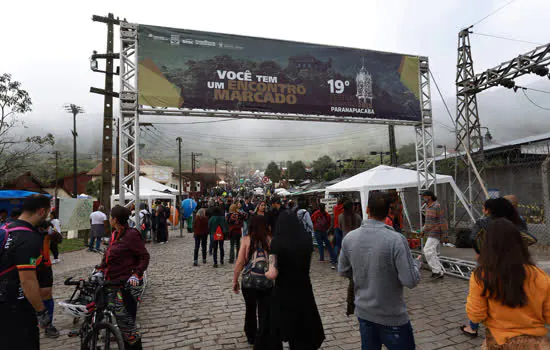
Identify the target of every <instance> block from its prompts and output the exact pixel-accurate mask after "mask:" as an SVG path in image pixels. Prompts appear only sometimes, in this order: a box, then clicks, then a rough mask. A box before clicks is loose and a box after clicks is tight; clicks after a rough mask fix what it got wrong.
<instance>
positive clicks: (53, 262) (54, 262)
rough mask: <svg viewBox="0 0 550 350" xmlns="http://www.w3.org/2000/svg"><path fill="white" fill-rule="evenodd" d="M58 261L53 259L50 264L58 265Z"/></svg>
mask: <svg viewBox="0 0 550 350" xmlns="http://www.w3.org/2000/svg"><path fill="white" fill-rule="evenodd" d="M60 261H61V260H59V259H53V260H52V264H58V263H59V262H60Z"/></svg>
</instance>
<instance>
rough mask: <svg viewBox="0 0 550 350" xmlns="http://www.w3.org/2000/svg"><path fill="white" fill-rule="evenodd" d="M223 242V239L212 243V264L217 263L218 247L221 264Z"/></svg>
mask: <svg viewBox="0 0 550 350" xmlns="http://www.w3.org/2000/svg"><path fill="white" fill-rule="evenodd" d="M223 242H224V240H221V241H214V242H213V243H212V244H213V248H214V251H213V252H212V255H214V265H218V248H219V249H220V262H221V263H222V264H223V256H224V251H223Z"/></svg>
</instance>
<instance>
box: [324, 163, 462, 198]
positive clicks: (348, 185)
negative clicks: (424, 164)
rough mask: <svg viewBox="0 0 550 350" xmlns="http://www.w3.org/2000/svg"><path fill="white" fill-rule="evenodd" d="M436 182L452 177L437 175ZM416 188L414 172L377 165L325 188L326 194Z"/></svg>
mask: <svg viewBox="0 0 550 350" xmlns="http://www.w3.org/2000/svg"><path fill="white" fill-rule="evenodd" d="M436 182H437V183H438V184H441V183H451V182H454V180H453V177H452V176H449V175H437V179H436ZM410 187H418V174H417V172H416V171H414V170H409V169H402V168H393V167H391V166H387V165H379V166H377V167H376V168H373V169H370V170H367V171H365V172H362V173H361V174H357V175H355V176H353V177H350V178H349V179H346V180H344V181H341V182H339V183H337V184H334V185H332V186H328V187H327V188H326V191H327V192H351V191H359V192H362V191H365V190H366V191H371V190H389V189H393V188H410Z"/></svg>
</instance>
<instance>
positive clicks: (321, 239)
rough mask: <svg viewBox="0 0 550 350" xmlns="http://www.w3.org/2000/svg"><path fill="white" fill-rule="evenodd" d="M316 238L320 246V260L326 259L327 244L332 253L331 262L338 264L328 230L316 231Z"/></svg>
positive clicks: (329, 251)
mask: <svg viewBox="0 0 550 350" xmlns="http://www.w3.org/2000/svg"><path fill="white" fill-rule="evenodd" d="M315 240H316V241H317V247H319V260H321V261H324V260H325V247H323V244H325V246H326V247H327V250H328V253H329V254H330V262H331V263H332V264H336V254H335V253H334V249H332V246H331V245H330V242H329V240H328V233H327V232H326V231H315Z"/></svg>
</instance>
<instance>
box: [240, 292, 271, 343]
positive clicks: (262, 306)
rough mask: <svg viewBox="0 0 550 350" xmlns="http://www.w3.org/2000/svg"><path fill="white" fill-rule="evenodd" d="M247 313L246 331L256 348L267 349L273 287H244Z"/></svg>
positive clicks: (245, 320) (245, 319) (245, 318)
mask: <svg viewBox="0 0 550 350" xmlns="http://www.w3.org/2000/svg"><path fill="white" fill-rule="evenodd" d="M242 292H243V297H244V303H245V306H246V313H245V317H244V333H245V334H246V338H247V339H248V341H249V342H251V343H254V348H255V349H267V348H268V345H269V308H270V303H269V301H270V295H271V289H268V290H258V289H253V288H243V289H242Z"/></svg>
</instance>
